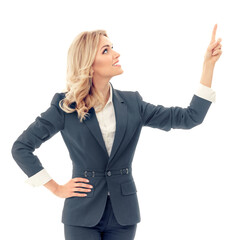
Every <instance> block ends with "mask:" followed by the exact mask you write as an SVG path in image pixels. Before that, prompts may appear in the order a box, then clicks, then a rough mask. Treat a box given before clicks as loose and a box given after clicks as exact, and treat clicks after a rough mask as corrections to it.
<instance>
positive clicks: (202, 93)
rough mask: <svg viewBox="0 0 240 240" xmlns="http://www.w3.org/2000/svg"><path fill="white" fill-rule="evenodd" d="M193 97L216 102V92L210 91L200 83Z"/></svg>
mask: <svg viewBox="0 0 240 240" xmlns="http://www.w3.org/2000/svg"><path fill="white" fill-rule="evenodd" d="M195 95H197V96H198V97H201V98H204V99H206V100H208V101H210V102H214V103H215V102H216V92H215V91H214V90H212V89H211V88H210V87H207V86H205V85H203V84H201V83H200V86H199V88H198V90H197V91H196V93H195Z"/></svg>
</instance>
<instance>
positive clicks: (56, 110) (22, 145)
mask: <svg viewBox="0 0 240 240" xmlns="http://www.w3.org/2000/svg"><path fill="white" fill-rule="evenodd" d="M62 98H63V93H55V95H54V97H53V98H52V101H51V104H50V107H49V108H48V109H47V110H46V111H45V112H42V113H41V114H40V116H38V117H36V119H35V121H34V122H33V123H31V124H30V125H29V126H28V128H27V129H26V130H24V131H23V132H22V134H21V135H20V136H19V137H18V138H17V139H16V141H15V142H14V143H13V146H12V149H11V153H12V156H13V159H14V160H15V161H16V163H17V164H18V166H19V167H20V168H21V169H22V171H23V172H24V173H25V174H26V175H27V176H28V177H29V179H27V181H26V182H27V183H29V184H30V185H32V186H40V185H43V184H45V183H46V182H48V181H49V180H50V179H51V177H50V175H49V174H48V173H47V171H46V170H45V169H44V168H43V166H42V164H41V162H40V160H39V158H38V157H37V155H34V154H33V152H34V151H35V149H36V148H39V147H40V146H41V144H42V143H43V142H45V141H47V140H48V139H50V138H51V137H53V136H54V135H55V134H56V133H57V132H58V131H60V130H62V129H64V118H65V112H64V111H63V110H62V109H61V108H60V107H59V105H58V104H59V101H60V100H61V99H62Z"/></svg>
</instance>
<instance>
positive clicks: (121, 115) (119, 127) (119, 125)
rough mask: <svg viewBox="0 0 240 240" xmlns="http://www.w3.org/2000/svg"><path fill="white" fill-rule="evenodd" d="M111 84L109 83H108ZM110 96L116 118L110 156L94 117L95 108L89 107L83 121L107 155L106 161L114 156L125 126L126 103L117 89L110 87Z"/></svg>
mask: <svg viewBox="0 0 240 240" xmlns="http://www.w3.org/2000/svg"><path fill="white" fill-rule="evenodd" d="M110 84H111V83H110ZM111 85H112V84H111ZM112 97H113V106H114V112H115V119H116V132H115V136H114V141H113V146H112V150H111V154H110V156H108V152H107V149H106V146H105V143H104V139H103V136H102V132H101V129H100V126H99V123H98V120H97V117H96V113H95V109H94V108H91V109H90V110H89V112H88V113H89V117H88V118H87V119H86V120H85V121H83V122H84V123H85V124H86V126H87V127H88V128H89V130H90V131H91V133H92V134H93V136H94V137H95V138H96V140H97V141H98V143H99V144H100V146H101V147H102V148H103V150H104V152H105V153H106V154H107V156H108V157H109V159H108V161H109V162H110V161H111V159H112V158H113V157H114V155H115V153H116V151H117V149H118V148H119V145H120V143H121V141H122V139H123V136H124V134H125V131H126V127H127V105H126V104H125V103H124V100H123V99H122V98H121V96H120V95H119V94H118V93H117V91H116V90H115V89H114V88H113V87H112Z"/></svg>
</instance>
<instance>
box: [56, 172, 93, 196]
mask: <svg viewBox="0 0 240 240" xmlns="http://www.w3.org/2000/svg"><path fill="white" fill-rule="evenodd" d="M87 182H88V179H87V178H80V177H79V178H72V179H71V180H70V181H68V182H67V183H66V184H64V185H58V186H57V188H56V190H55V191H54V194H55V195H56V196H58V197H60V198H69V197H85V196H87V194H86V193H87V192H91V188H92V185H90V184H86V183H87ZM76 191H78V192H83V193H76ZM84 192H86V193H84Z"/></svg>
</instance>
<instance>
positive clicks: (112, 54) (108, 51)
mask: <svg viewBox="0 0 240 240" xmlns="http://www.w3.org/2000/svg"><path fill="white" fill-rule="evenodd" d="M119 56H120V54H119V53H117V52H116V51H114V50H113V45H112V43H111V41H110V40H109V38H107V37H105V36H101V37H100V42H99V45H98V50H97V55H96V57H95V60H94V63H93V65H92V68H93V70H94V74H93V79H94V80H95V81H96V80H97V81H99V80H98V79H100V80H103V81H109V80H110V79H111V78H112V77H113V76H116V75H119V74H121V73H123V70H122V67H121V65H117V66H113V64H114V63H115V62H117V61H119V59H118V58H119ZM118 64H119V63H118Z"/></svg>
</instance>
